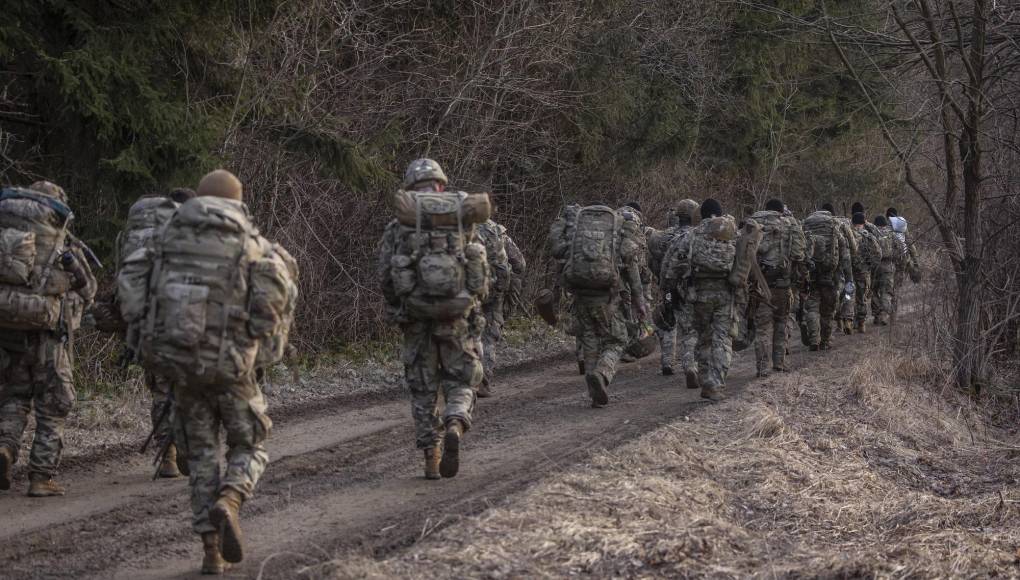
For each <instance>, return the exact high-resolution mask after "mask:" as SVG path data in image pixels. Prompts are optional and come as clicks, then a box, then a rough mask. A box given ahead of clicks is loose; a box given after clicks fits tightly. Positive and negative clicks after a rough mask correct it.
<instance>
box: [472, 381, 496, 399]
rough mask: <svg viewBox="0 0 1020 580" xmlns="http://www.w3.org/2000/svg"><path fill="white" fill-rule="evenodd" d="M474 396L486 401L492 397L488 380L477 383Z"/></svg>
mask: <svg viewBox="0 0 1020 580" xmlns="http://www.w3.org/2000/svg"><path fill="white" fill-rule="evenodd" d="M475 394H476V395H478V398H479V399H488V398H489V397H491V396H492V389H491V388H490V387H489V379H482V382H481V383H479V385H478V388H477V389H476V390H475Z"/></svg>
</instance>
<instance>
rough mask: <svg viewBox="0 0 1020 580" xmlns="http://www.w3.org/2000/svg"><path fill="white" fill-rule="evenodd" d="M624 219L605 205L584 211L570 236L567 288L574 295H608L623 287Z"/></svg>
mask: <svg viewBox="0 0 1020 580" xmlns="http://www.w3.org/2000/svg"><path fill="white" fill-rule="evenodd" d="M622 228H623V217H622V216H621V215H620V213H619V212H617V211H615V210H613V209H612V208H610V207H608V206H604V205H593V206H588V207H584V208H581V209H580V210H579V211H578V212H577V216H576V217H575V218H574V223H573V227H572V228H570V230H569V231H568V233H567V237H568V240H569V242H568V245H567V254H566V263H565V265H564V268H563V283H564V286H565V287H566V288H567V289H569V290H572V291H574V292H581V293H584V292H597V293H601V292H609V291H611V290H613V289H614V288H617V287H619V285H620V271H619V268H620V264H618V263H617V262H618V261H617V256H618V254H619V253H620V251H621V249H620V242H621V239H620V237H621V229H622Z"/></svg>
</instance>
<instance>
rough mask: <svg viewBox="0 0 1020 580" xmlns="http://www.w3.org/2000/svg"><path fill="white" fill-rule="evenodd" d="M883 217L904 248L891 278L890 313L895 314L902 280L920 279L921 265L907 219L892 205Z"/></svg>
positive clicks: (914, 280)
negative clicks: (891, 301)
mask: <svg viewBox="0 0 1020 580" xmlns="http://www.w3.org/2000/svg"><path fill="white" fill-rule="evenodd" d="M885 217H886V220H888V221H889V228H890V229H891V230H892V231H893V234H894V235H895V236H896V237H897V238H898V239H899V245H900V246H902V247H903V249H904V252H903V256H902V257H901V258H900V260H899V261H898V262H897V263H896V276H895V277H894V280H893V304H892V315H893V316H895V315H896V311H897V309H898V307H899V296H900V288H902V287H903V280H904V279H905V278H907V277H909V278H910V280H911V281H912V282H913V283H914V284H917V283H918V282H919V281H920V280H921V267H920V261H919V260H918V257H917V247H916V246H915V245H914V243H913V241H912V240H911V239H910V237H909V235H908V233H907V220H905V219H904V218H902V217H900V215H899V212H897V211H896V208H894V207H890V208H888V209H886V210H885Z"/></svg>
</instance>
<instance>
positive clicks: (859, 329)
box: [856, 320, 866, 334]
mask: <svg viewBox="0 0 1020 580" xmlns="http://www.w3.org/2000/svg"><path fill="white" fill-rule="evenodd" d="M864 325H865V322H864V321H863V320H858V321H857V328H856V330H857V334H864V331H865V330H866V329H865V327H864Z"/></svg>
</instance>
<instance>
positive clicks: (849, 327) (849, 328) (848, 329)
mask: <svg viewBox="0 0 1020 580" xmlns="http://www.w3.org/2000/svg"><path fill="white" fill-rule="evenodd" d="M840 324H841V325H842V327H843V334H853V333H854V329H853V322H851V321H850V320H846V319H844V320H842V321H841V322H840Z"/></svg>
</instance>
